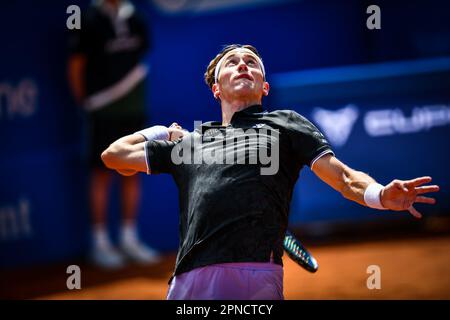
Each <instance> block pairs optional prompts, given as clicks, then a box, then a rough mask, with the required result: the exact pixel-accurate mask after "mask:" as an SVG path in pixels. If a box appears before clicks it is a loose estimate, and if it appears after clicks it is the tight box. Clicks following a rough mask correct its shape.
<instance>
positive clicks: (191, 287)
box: [167, 262, 284, 300]
mask: <svg viewBox="0 0 450 320" xmlns="http://www.w3.org/2000/svg"><path fill="white" fill-rule="evenodd" d="M283 299H284V296H283V267H282V266H280V265H278V264H274V263H271V262H238V263H221V264H214V265H209V266H206V267H200V268H196V269H193V270H191V271H189V272H185V273H182V274H179V275H177V276H175V277H174V278H173V279H172V282H171V284H170V286H169V291H168V293H167V300H283Z"/></svg>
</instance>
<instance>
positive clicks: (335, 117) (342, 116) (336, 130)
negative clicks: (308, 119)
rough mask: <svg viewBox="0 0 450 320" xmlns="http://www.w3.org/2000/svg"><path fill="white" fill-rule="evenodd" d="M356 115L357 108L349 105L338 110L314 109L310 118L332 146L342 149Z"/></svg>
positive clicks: (357, 113)
mask: <svg viewBox="0 0 450 320" xmlns="http://www.w3.org/2000/svg"><path fill="white" fill-rule="evenodd" d="M358 115H359V111H358V107H357V106H355V105H353V104H349V105H347V106H345V107H344V108H342V109H338V110H326V109H322V108H315V109H314V110H313V113H312V118H313V119H314V121H315V122H316V123H317V124H318V126H319V127H320V129H322V131H323V132H324V133H325V135H326V136H327V138H328V139H329V140H330V143H331V144H332V145H334V146H336V147H342V146H344V145H345V143H346V142H347V140H348V138H349V137H350V133H351V131H352V129H353V125H354V124H355V122H356V120H357V119H358Z"/></svg>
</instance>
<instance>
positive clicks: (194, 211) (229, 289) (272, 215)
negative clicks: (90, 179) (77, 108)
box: [102, 45, 439, 300]
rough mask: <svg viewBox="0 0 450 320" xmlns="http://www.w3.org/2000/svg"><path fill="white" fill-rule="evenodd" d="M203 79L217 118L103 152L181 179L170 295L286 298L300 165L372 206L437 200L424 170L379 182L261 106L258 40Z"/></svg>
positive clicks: (152, 132)
mask: <svg viewBox="0 0 450 320" xmlns="http://www.w3.org/2000/svg"><path fill="white" fill-rule="evenodd" d="M205 81H206V83H207V84H208V86H209V87H210V89H211V91H212V94H213V95H214V97H215V98H216V99H217V100H218V101H219V103H220V106H221V109H222V121H221V122H207V123H204V124H201V125H199V126H198V127H197V128H196V129H195V130H194V131H193V132H192V133H190V134H186V133H185V132H183V131H182V130H181V128H179V127H176V126H172V127H170V128H165V127H163V126H155V127H151V128H147V129H145V130H142V131H140V132H137V133H136V134H131V135H128V136H125V137H123V138H121V139H119V140H117V141H116V142H114V143H112V144H111V145H110V146H109V147H108V148H107V149H106V150H105V151H104V152H103V153H102V159H103V161H104V163H105V165H106V166H107V167H108V168H111V169H115V170H118V171H122V172H123V171H125V172H127V173H128V174H133V173H135V172H147V173H148V174H150V173H151V174H158V173H168V174H170V175H172V177H173V178H174V180H175V183H176V184H177V186H178V189H179V205H180V245H179V250H178V255H177V260H176V265H175V270H174V274H173V276H172V278H171V280H170V281H169V284H170V285H169V290H168V295H167V299H177V300H178V299H201V300H203V299H233V300H235V299H283V298H284V297H283V268H282V258H281V257H282V254H283V239H284V235H285V232H286V228H287V224H288V214H289V207H290V202H291V196H292V191H293V188H294V185H295V183H296V181H297V179H298V177H299V173H300V171H301V169H302V168H303V167H304V166H309V167H310V169H311V170H312V171H313V172H314V173H315V174H316V175H317V176H318V177H319V178H320V179H321V180H323V181H324V182H325V183H327V184H328V185H330V186H331V187H332V188H333V189H335V190H336V191H338V192H340V193H341V194H342V195H343V197H345V198H346V199H349V200H352V201H355V202H357V203H359V204H361V205H364V206H368V207H371V208H374V209H378V210H393V211H404V210H407V211H409V212H410V213H411V214H412V215H413V216H415V217H416V218H420V217H421V214H420V213H419V212H418V211H417V210H416V209H415V208H414V206H413V205H414V204H415V203H428V204H433V203H435V200H434V199H433V198H430V197H426V196H424V194H426V193H429V192H436V191H438V190H439V187H438V186H436V185H426V186H424V184H428V183H429V182H431V178H430V177H420V178H416V179H412V180H393V181H392V182H391V183H389V184H388V185H386V186H383V185H381V184H378V183H377V182H376V181H375V180H374V179H373V178H371V177H370V176H369V175H367V174H365V173H363V172H361V171H356V170H354V169H351V168H350V167H348V166H347V165H345V164H344V163H343V162H341V161H340V160H339V159H337V158H336V156H335V155H334V153H333V151H332V149H331V147H330V145H329V143H328V142H327V140H326V139H325V138H324V136H323V135H322V133H321V132H320V131H319V130H318V129H317V128H316V127H315V126H314V125H313V124H312V123H311V122H309V121H308V120H307V119H306V118H304V117H303V116H301V115H299V114H298V113H296V112H294V111H291V110H277V111H273V112H266V111H264V108H263V107H262V98H263V97H264V96H267V95H268V94H269V83H268V82H267V81H265V68H264V64H263V62H262V60H261V57H260V55H259V53H258V51H257V50H256V49H255V48H254V47H252V46H250V45H243V46H242V45H230V46H227V47H225V48H224V49H223V50H222V51H221V52H220V53H219V54H218V55H217V56H216V57H215V58H214V59H213V60H212V61H211V62H210V63H209V66H208V68H207V70H206V73H205ZM169 138H171V140H174V141H169ZM177 138H178V139H177Z"/></svg>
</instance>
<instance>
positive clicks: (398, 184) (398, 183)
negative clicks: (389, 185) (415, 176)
mask: <svg viewBox="0 0 450 320" xmlns="http://www.w3.org/2000/svg"><path fill="white" fill-rule="evenodd" d="M394 186H395V187H396V188H397V189H399V190H402V191H404V192H408V189H407V188H406V187H405V182H403V181H400V180H394Z"/></svg>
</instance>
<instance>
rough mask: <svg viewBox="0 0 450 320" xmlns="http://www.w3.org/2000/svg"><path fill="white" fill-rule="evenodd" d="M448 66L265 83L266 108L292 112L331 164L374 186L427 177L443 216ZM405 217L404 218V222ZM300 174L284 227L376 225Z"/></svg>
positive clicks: (311, 74)
mask: <svg viewBox="0 0 450 320" xmlns="http://www.w3.org/2000/svg"><path fill="white" fill-rule="evenodd" d="M449 87H450V58H445V57H442V58H436V59H426V60H414V61H404V62H389V63H381V64H372V65H362V66H349V67H338V68H330V69H319V70H311V71H301V72H289V73H284V74H278V75H273V76H272V96H271V99H272V100H271V103H272V105H276V106H281V107H282V106H285V105H288V106H292V107H293V108H295V110H296V111H298V112H299V113H300V114H302V115H304V116H305V117H307V118H308V119H310V120H311V121H312V122H313V123H314V124H315V125H316V126H317V127H318V128H320V129H321V131H322V132H323V133H324V135H325V136H326V137H327V139H328V140H329V142H330V143H331V145H332V147H333V149H334V151H335V153H336V156H337V157H338V159H340V160H341V161H343V162H344V163H346V164H348V165H349V166H350V167H352V168H354V169H357V170H361V171H363V172H367V173H368V174H370V175H371V176H373V177H374V178H375V179H376V180H377V181H378V182H380V183H382V184H387V183H389V182H390V181H392V180H393V179H412V178H415V177H419V176H424V175H429V176H432V177H433V178H434V183H436V184H438V185H440V186H441V191H440V192H439V193H438V194H436V199H437V204H436V205H435V206H426V205H420V204H419V205H417V207H418V208H420V209H421V210H423V212H424V213H425V214H433V213H434V214H439V213H441V214H444V213H448V211H449V209H450V190H449V184H448V181H449V180H450V170H448V167H447V165H448V163H449V162H450V150H449V148H448V147H447V145H448V138H449V137H450V91H449V90H448V88H449ZM407 215H408V213H405V217H406V216H407ZM378 216H379V212H377V211H374V210H371V209H368V208H365V207H362V206H359V205H358V204H355V203H352V202H350V201H347V200H345V199H344V198H342V197H341V196H340V194H338V193H337V192H335V191H334V190H332V189H331V188H330V187H328V186H327V185H325V184H324V183H322V182H321V181H320V180H319V179H318V178H317V177H315V176H314V174H313V173H312V172H311V171H310V170H304V171H303V175H302V176H301V177H300V183H298V185H297V188H296V192H295V195H294V200H293V206H292V216H291V223H293V224H295V223H302V222H311V221H329V222H330V221H349V219H368V218H372V219H376V218H377V217H378Z"/></svg>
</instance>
